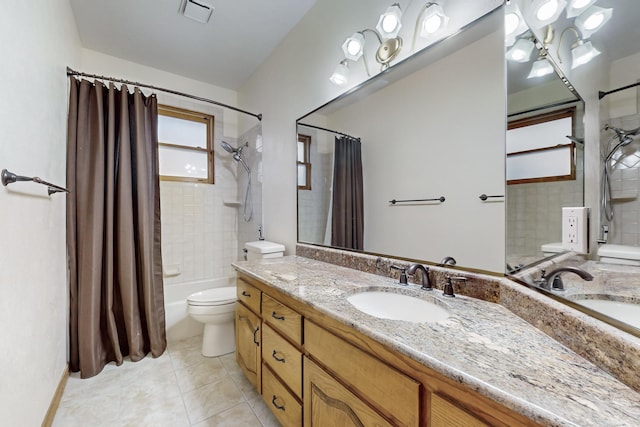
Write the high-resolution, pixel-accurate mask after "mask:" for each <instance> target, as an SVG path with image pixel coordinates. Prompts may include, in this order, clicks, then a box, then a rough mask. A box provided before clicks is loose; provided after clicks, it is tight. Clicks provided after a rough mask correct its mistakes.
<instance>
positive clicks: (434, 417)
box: [430, 393, 488, 427]
mask: <svg viewBox="0 0 640 427" xmlns="http://www.w3.org/2000/svg"><path fill="white" fill-rule="evenodd" d="M430 413H431V426H432V427H457V426H465V427H488V424H485V423H483V422H482V421H480V420H479V419H477V418H476V417H474V416H473V415H471V414H469V413H468V412H466V411H465V410H463V409H461V408H459V407H458V406H456V405H454V404H453V403H451V402H449V401H448V400H447V399H444V398H442V397H440V396H438V395H437V394H435V393H432V394H431V410H430Z"/></svg>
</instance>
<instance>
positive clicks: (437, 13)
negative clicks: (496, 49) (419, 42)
mask: <svg viewBox="0 0 640 427" xmlns="http://www.w3.org/2000/svg"><path fill="white" fill-rule="evenodd" d="M448 23H449V17H448V16H447V15H445V13H444V10H443V9H442V6H440V5H439V4H438V3H434V2H427V3H426V4H425V5H424V6H423V8H422V9H421V11H420V13H418V18H417V19H416V27H415V29H414V31H413V41H412V43H411V52H413V51H414V50H415V46H416V38H417V37H418V35H420V37H422V38H424V39H428V38H429V37H432V36H433V35H435V34H438V33H439V32H440V31H442V30H444V29H445V28H446V27H447V24H448Z"/></svg>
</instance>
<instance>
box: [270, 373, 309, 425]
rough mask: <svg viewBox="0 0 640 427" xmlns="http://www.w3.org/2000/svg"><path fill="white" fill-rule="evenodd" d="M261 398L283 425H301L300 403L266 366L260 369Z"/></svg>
mask: <svg viewBox="0 0 640 427" xmlns="http://www.w3.org/2000/svg"><path fill="white" fill-rule="evenodd" d="M262 398H263V399H264V401H265V403H266V404H267V406H268V407H269V409H270V410H271V412H273V414H274V415H275V416H276V418H277V419H278V421H280V424H282V425H283V427H289V426H296V427H301V426H302V405H301V404H300V402H298V400H297V399H296V398H295V397H294V396H293V394H291V393H290V392H289V390H287V388H286V387H285V386H283V385H282V384H281V383H280V381H279V380H278V379H277V378H276V377H275V375H273V373H272V372H271V370H270V369H269V368H268V367H267V366H264V368H263V369H262Z"/></svg>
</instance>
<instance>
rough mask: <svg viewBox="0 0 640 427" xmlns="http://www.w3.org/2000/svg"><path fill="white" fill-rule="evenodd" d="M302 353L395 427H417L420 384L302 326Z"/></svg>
mask: <svg viewBox="0 0 640 427" xmlns="http://www.w3.org/2000/svg"><path fill="white" fill-rule="evenodd" d="M304 334H305V349H306V350H307V351H308V352H309V354H310V355H311V357H312V358H313V359H315V360H317V361H319V362H320V363H321V364H323V365H324V366H325V367H326V368H328V369H329V370H330V371H331V372H333V373H334V374H335V375H336V376H337V377H338V378H339V379H340V380H341V381H342V382H344V383H345V384H347V385H348V386H349V387H351V388H352V389H353V390H354V391H355V392H356V393H357V394H358V395H359V396H360V397H361V398H363V399H364V400H366V401H368V402H369V404H371V405H372V406H373V407H374V408H376V409H378V410H379V411H380V412H381V413H382V414H383V415H384V416H385V417H386V418H388V419H389V420H391V421H392V422H393V424H395V425H401V426H417V425H418V424H419V417H420V383H418V382H416V381H414V380H413V379H411V378H409V377H407V376H406V375H404V374H403V373H401V372H399V371H397V370H395V369H394V368H392V367H390V366H389V365H387V364H385V363H383V362H381V361H380V360H378V359H376V358H375V357H373V356H371V355H369V354H368V353H365V352H364V351H362V350H360V349H359V348H357V347H355V346H353V345H351V344H349V343H347V342H346V341H344V340H342V339H341V338H338V337H336V336H335V335H333V334H331V333H329V332H327V331H326V330H324V329H322V328H320V327H319V326H317V325H315V324H314V323H312V322H310V321H308V320H307V321H305V322H304Z"/></svg>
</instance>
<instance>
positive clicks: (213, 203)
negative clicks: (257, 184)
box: [158, 94, 238, 286]
mask: <svg viewBox="0 0 640 427" xmlns="http://www.w3.org/2000/svg"><path fill="white" fill-rule="evenodd" d="M158 98H159V102H160V103H163V104H168V105H172V106H175V107H180V108H185V109H189V110H193V111H200V112H203V113H208V114H212V115H214V116H215V122H214V170H215V183H214V184H213V185H211V184H200V183H189V182H175V181H161V183H160V205H161V206H160V208H161V215H162V218H161V221H162V258H163V265H164V266H165V276H164V283H165V285H169V286H170V285H173V284H177V283H185V282H191V281H195V280H205V279H216V278H222V277H228V276H232V275H233V274H234V272H233V268H232V267H231V263H232V262H233V261H235V260H236V259H237V235H238V220H237V210H236V208H234V207H230V206H227V205H225V201H232V200H236V199H237V198H238V196H237V186H236V179H235V175H234V174H235V165H234V163H235V162H234V161H233V160H232V159H231V156H230V155H228V153H227V152H226V151H224V150H222V149H221V148H220V149H219V148H218V147H220V141H222V140H223V139H224V140H225V141H228V142H229V143H231V144H235V140H234V138H229V137H225V136H223V135H222V133H223V123H224V111H223V110H221V109H220V108H216V107H212V106H211V105H205V104H201V103H197V102H191V101H187V100H184V99H177V98H175V97H172V96H166V95H163V94H158ZM174 266H175V267H176V268H177V269H178V271H179V274H177V275H173V274H171V275H167V274H166V273H169V269H170V268H172V267H174Z"/></svg>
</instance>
